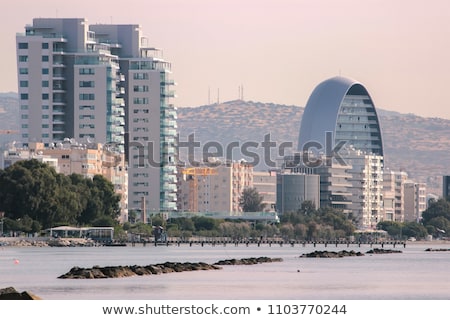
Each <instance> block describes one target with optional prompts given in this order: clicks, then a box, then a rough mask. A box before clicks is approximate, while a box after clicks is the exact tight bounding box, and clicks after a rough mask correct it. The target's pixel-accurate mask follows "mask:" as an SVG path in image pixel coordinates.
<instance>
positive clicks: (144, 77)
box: [133, 72, 148, 80]
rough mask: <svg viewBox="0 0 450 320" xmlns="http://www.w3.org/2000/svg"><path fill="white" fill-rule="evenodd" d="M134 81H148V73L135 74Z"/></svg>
mask: <svg viewBox="0 0 450 320" xmlns="http://www.w3.org/2000/svg"><path fill="white" fill-rule="evenodd" d="M133 79H134V80H148V73H146V72H137V73H134V74H133Z"/></svg>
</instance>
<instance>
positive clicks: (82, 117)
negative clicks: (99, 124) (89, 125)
mask: <svg viewBox="0 0 450 320" xmlns="http://www.w3.org/2000/svg"><path fill="white" fill-rule="evenodd" d="M79 118H80V119H95V116H94V115H93V114H84V115H81V116H79Z"/></svg>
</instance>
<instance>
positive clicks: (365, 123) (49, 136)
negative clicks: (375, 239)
mask: <svg viewBox="0 0 450 320" xmlns="http://www.w3.org/2000/svg"><path fill="white" fill-rule="evenodd" d="M16 44H17V72H18V87H19V99H20V134H21V139H22V140H21V141H20V142H17V143H16V144H11V145H10V146H9V147H8V148H7V149H5V150H4V151H2V155H1V156H2V158H1V167H2V168H5V167H7V166H9V165H11V164H12V163H14V162H15V161H18V160H20V159H30V158H34V159H38V160H40V161H42V162H45V163H48V164H49V165H50V166H52V167H54V168H55V170H56V171H57V172H60V173H63V174H71V173H78V174H82V175H84V176H86V177H92V176H93V175H95V174H102V175H104V176H106V177H107V178H108V179H109V180H110V181H111V182H112V183H113V184H114V187H115V189H116V191H117V192H118V193H120V194H121V195H122V203H121V208H122V215H121V218H120V220H121V221H122V222H124V221H127V220H128V213H129V211H135V212H137V213H139V215H138V219H140V220H141V221H142V222H146V221H148V220H147V219H148V217H150V216H151V215H152V214H154V213H161V212H163V213H164V214H165V215H166V216H167V217H169V216H170V215H172V216H180V215H182V214H183V213H203V214H209V213H216V216H220V217H226V216H229V217H231V216H236V215H237V216H239V215H240V216H243V215H245V213H243V212H242V207H241V205H240V199H241V196H242V194H243V192H244V190H246V189H249V188H255V189H256V190H257V192H258V193H259V195H261V196H262V197H263V203H264V205H265V206H264V210H263V212H266V213H270V214H269V216H272V217H276V216H277V215H282V214H284V213H287V212H297V211H298V210H300V209H301V208H302V204H303V203H304V202H305V201H309V202H310V203H311V204H312V205H313V207H314V208H315V209H319V208H326V207H330V208H334V209H338V210H341V211H342V212H345V213H348V214H351V215H352V216H353V217H354V218H355V220H356V221H357V224H358V227H359V228H360V229H362V230H365V229H374V228H376V225H377V223H378V222H380V221H385V220H388V221H399V222H404V221H419V220H420V218H421V214H422V212H423V211H424V210H425V209H426V207H427V195H426V185H425V184H424V183H419V182H415V181H411V180H410V179H409V178H408V175H407V173H406V172H403V171H398V172H397V171H391V170H388V169H387V168H385V167H384V156H385V155H384V151H383V139H382V132H381V126H380V123H379V119H378V116H377V111H376V108H375V105H374V103H373V101H372V99H371V97H370V95H369V93H368V91H367V90H366V88H365V87H364V86H363V85H362V84H361V83H359V82H357V81H354V80H352V79H348V78H344V77H334V78H331V79H328V80H326V81H323V82H322V83H320V84H319V85H318V86H317V87H316V88H315V89H314V91H313V92H312V94H311V96H310V98H309V100H308V102H307V105H306V108H305V111H304V115H303V118H302V123H301V125H300V130H299V140H298V148H297V152H296V153H294V154H292V155H287V156H285V157H284V158H283V159H282V163H281V165H279V167H276V168H270V169H269V170H267V171H264V172H257V171H254V168H253V166H252V165H251V164H249V163H247V162H246V161H245V160H239V161H235V160H232V159H209V160H208V161H209V163H207V164H203V165H202V166H190V165H188V164H183V162H182V161H180V159H179V155H178V154H179V152H178V151H179V150H178V142H177V109H176V107H175V106H174V105H173V103H172V100H171V99H172V98H174V97H175V94H174V91H173V90H171V88H172V87H173V86H174V85H175V82H174V81H173V79H171V63H169V62H167V61H165V60H164V59H163V58H162V55H161V51H160V50H158V49H156V48H153V47H151V46H149V45H148V40H147V38H146V37H145V36H143V34H142V32H141V28H140V26H139V25H134V24H130V25H114V24H89V23H88V21H87V20H86V19H82V18H74V19H59V18H52V19H47V18H36V19H33V24H32V25H27V26H26V27H25V33H23V34H17V36H16ZM295 130H298V128H295ZM449 193H450V178H448V177H447V180H444V195H447V196H448V194H449Z"/></svg>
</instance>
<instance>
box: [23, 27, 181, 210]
mask: <svg viewBox="0 0 450 320" xmlns="http://www.w3.org/2000/svg"><path fill="white" fill-rule="evenodd" d="M16 42H17V68H18V69H17V70H18V85H19V98H20V118H21V124H20V125H21V136H22V144H23V146H25V147H26V146H28V145H29V143H30V142H42V143H44V145H45V146H50V144H51V143H58V142H62V141H64V139H65V138H74V139H76V140H77V141H80V142H82V141H83V140H84V139H85V140H86V141H87V142H97V143H102V144H106V145H107V146H108V147H109V148H114V149H115V150H116V151H118V152H121V153H123V154H125V158H126V160H127V163H128V170H129V172H128V176H129V183H128V185H129V197H128V200H129V201H128V207H129V209H130V210H140V208H142V201H143V200H142V199H144V201H145V202H146V203H145V206H144V207H145V208H147V210H154V211H170V210H176V166H175V164H176V160H177V150H176V140H175V137H176V108H175V107H174V106H173V104H172V103H171V102H170V99H171V98H173V97H174V93H173V91H171V90H170V87H171V86H172V85H173V84H174V83H173V81H172V80H171V79H170V74H171V70H170V69H171V65H170V63H169V62H167V61H165V60H163V59H162V57H161V54H160V52H159V51H158V50H156V49H155V48H151V47H149V46H148V45H147V41H146V38H145V37H144V36H143V35H142V31H141V28H140V26H139V25H135V24H129V25H102V24H95V25H90V24H89V23H88V21H87V20H86V19H83V18H73V19H58V18H50V19H47V18H36V19H33V24H32V25H29V26H26V27H25V33H24V34H18V35H17V36H16Z"/></svg>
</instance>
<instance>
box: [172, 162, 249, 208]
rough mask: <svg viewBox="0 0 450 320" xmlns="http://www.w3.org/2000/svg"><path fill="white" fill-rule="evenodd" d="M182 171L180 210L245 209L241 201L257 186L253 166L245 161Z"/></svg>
mask: <svg viewBox="0 0 450 320" xmlns="http://www.w3.org/2000/svg"><path fill="white" fill-rule="evenodd" d="M180 173H181V174H180V176H181V178H180V201H179V210H180V211H186V212H221V213H225V214H231V213H233V212H242V208H241V206H240V203H239V202H240V201H239V200H240V198H241V196H242V193H243V192H244V190H245V189H247V188H252V187H253V166H252V165H251V164H249V163H247V162H245V161H231V160H227V161H225V162H223V163H220V164H219V163H218V165H217V166H208V167H206V166H205V167H189V168H184V169H181V172H180Z"/></svg>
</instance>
